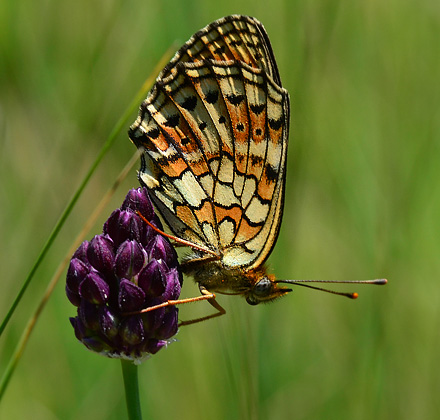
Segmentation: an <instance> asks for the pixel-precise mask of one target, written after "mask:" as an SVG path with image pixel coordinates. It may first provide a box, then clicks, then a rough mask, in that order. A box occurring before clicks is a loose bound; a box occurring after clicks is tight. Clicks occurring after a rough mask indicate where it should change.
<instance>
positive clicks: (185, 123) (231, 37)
mask: <svg viewBox="0 0 440 420" xmlns="http://www.w3.org/2000/svg"><path fill="white" fill-rule="evenodd" d="M288 129H289V96H288V93H287V91H286V90H285V89H283V88H282V86H281V81H280V77H279V74H278V69H277V66H276V63H275V58H274V55H273V52H272V48H271V45H270V42H269V39H268V37H267V34H266V31H265V29H264V27H263V26H262V24H261V23H260V22H258V21H257V20H256V19H254V18H251V17H247V16H239V15H232V16H228V17H225V18H222V19H219V20H217V21H215V22H213V23H211V24H210V25H208V26H206V27H205V28H204V29H202V30H201V31H199V32H197V33H196V34H195V35H193V36H192V37H191V39H190V40H189V41H188V42H187V43H186V44H185V45H184V46H183V47H182V48H181V49H180V50H179V51H178V52H177V53H176V55H175V56H174V57H173V59H172V60H171V61H170V63H169V64H168V65H167V66H166V67H165V68H164V69H163V70H162V72H161V73H160V75H159V77H158V78H157V80H156V84H155V85H154V87H153V89H152V90H151V92H150V93H149V95H148V97H147V99H146V100H145V101H144V102H143V103H142V105H141V108H140V113H139V116H138V118H137V119H136V121H135V123H134V124H133V125H132V126H131V128H130V132H129V135H130V138H131V140H132V141H133V143H134V144H135V145H136V146H137V147H138V148H141V149H142V150H143V155H142V166H141V169H140V171H139V179H140V181H141V183H143V184H145V185H146V186H147V187H148V188H149V190H150V192H151V194H152V198H153V200H154V202H155V205H156V206H157V208H158V210H159V211H160V213H161V214H162V216H163V218H164V220H165V221H166V222H167V224H168V225H169V227H170V228H171V230H172V231H173V233H174V235H175V236H177V237H179V238H182V239H185V240H188V241H191V242H193V243H195V244H198V245H200V246H203V247H205V248H209V249H210V250H212V251H214V252H215V253H216V254H217V255H219V257H220V259H221V261H222V264H223V265H224V266H225V267H231V268H239V269H244V270H246V271H247V270H251V269H254V268H258V267H260V266H261V265H262V264H263V262H264V261H265V260H266V259H267V257H268V256H269V254H270V252H271V250H272V248H273V245H274V243H275V241H276V238H277V236H278V230H279V226H280V223H281V218H282V211H283V197H284V183H285V176H286V154H287V143H288V141H287V140H288Z"/></svg>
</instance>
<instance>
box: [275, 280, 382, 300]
mask: <svg viewBox="0 0 440 420" xmlns="http://www.w3.org/2000/svg"><path fill="white" fill-rule="evenodd" d="M275 283H288V284H296V285H298V286H302V287H308V288H309V289H315V290H320V291H321V292H326V293H331V294H333V295H339V296H345V297H348V298H350V299H357V297H358V296H359V295H358V294H357V293H356V292H354V293H346V292H337V291H336V290H330V289H324V288H322V287H318V286H312V285H310V284H305V283H332V284H334V283H350V284H353V283H356V284H375V285H378V286H381V285H384V284H387V283H388V280H387V279H375V280H277V281H276V282H275Z"/></svg>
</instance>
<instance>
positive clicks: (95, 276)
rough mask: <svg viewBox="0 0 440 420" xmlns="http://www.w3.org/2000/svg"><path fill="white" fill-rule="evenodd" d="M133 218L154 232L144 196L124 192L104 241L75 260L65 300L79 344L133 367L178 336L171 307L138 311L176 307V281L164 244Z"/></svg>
mask: <svg viewBox="0 0 440 420" xmlns="http://www.w3.org/2000/svg"><path fill="white" fill-rule="evenodd" d="M137 212H139V213H141V214H142V216H144V217H145V218H146V219H147V220H149V221H151V223H153V224H154V225H155V226H160V222H159V220H158V219H157V216H155V213H154V210H153V206H152V204H151V201H150V198H149V197H148V193H147V190H146V188H138V189H133V190H130V191H129V192H128V194H127V196H126V198H125V200H124V202H123V204H122V206H121V208H120V209H117V210H115V211H114V212H113V213H112V214H111V216H110V217H109V218H108V220H107V221H106V222H105V224H104V229H103V234H101V235H97V236H95V237H94V238H93V239H92V240H91V241H90V242H87V241H85V242H83V243H82V244H81V245H80V246H79V248H78V249H77V250H76V252H75V253H74V255H73V257H72V260H71V261H70V266H69V269H68V271H67V278H66V294H67V297H68V299H69V300H70V302H71V303H72V304H73V305H75V306H76V307H77V308H78V309H77V316H76V317H75V318H71V319H70V321H71V323H72V326H73V328H74V330H75V336H76V337H77V339H78V340H79V341H81V342H82V343H83V344H84V345H85V346H86V347H87V348H88V349H90V350H92V351H95V352H98V353H101V354H104V355H106V356H108V357H120V358H127V359H131V360H135V361H140V360H142V359H143V358H145V357H146V356H148V355H149V354H154V353H156V352H158V351H159V350H160V349H161V348H163V347H166V345H167V344H168V343H169V342H170V341H169V339H170V338H171V337H172V336H173V335H175V334H176V333H177V323H178V320H177V318H178V309H177V308H176V307H175V306H168V307H163V308H159V309H155V310H153V311H149V312H142V311H143V310H144V309H146V308H148V307H151V306H154V305H159V304H161V303H163V302H166V301H168V300H174V299H178V298H179V295H180V289H181V286H182V275H181V273H180V271H179V270H178V267H179V265H178V262H177V254H176V252H175V250H174V248H173V247H172V246H171V244H170V243H169V241H168V239H166V238H164V237H163V236H161V235H159V234H158V233H156V232H155V231H154V230H153V229H151V227H150V226H148V225H147V224H146V223H145V222H144V221H143V220H142V219H141V218H140V217H139V215H138V214H137Z"/></svg>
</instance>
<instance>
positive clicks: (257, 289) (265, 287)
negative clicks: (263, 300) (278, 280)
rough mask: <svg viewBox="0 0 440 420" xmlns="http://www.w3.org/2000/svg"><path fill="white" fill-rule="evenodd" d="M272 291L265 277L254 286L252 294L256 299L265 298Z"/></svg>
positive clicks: (270, 284)
mask: <svg viewBox="0 0 440 420" xmlns="http://www.w3.org/2000/svg"><path fill="white" fill-rule="evenodd" d="M271 290H272V283H271V281H270V280H269V279H268V278H267V277H263V278H262V279H261V280H260V281H259V282H258V283H256V284H255V286H254V290H253V292H254V294H255V295H256V296H258V297H265V296H267V295H269V294H270V292H271Z"/></svg>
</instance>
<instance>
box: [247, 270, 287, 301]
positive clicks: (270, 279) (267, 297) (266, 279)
mask: <svg viewBox="0 0 440 420" xmlns="http://www.w3.org/2000/svg"><path fill="white" fill-rule="evenodd" d="M251 275H252V276H254V282H253V285H252V287H251V288H249V290H248V291H247V293H246V294H245V296H246V302H247V303H249V305H258V304H259V303H261V302H270V301H272V300H274V299H277V298H279V297H281V296H284V295H285V294H287V293H289V292H291V291H292V289H289V288H288V287H284V286H280V285H279V283H277V282H276V281H275V276H273V275H271V274H266V273H261V272H259V273H258V274H257V273H255V274H253V273H252V274H251Z"/></svg>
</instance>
